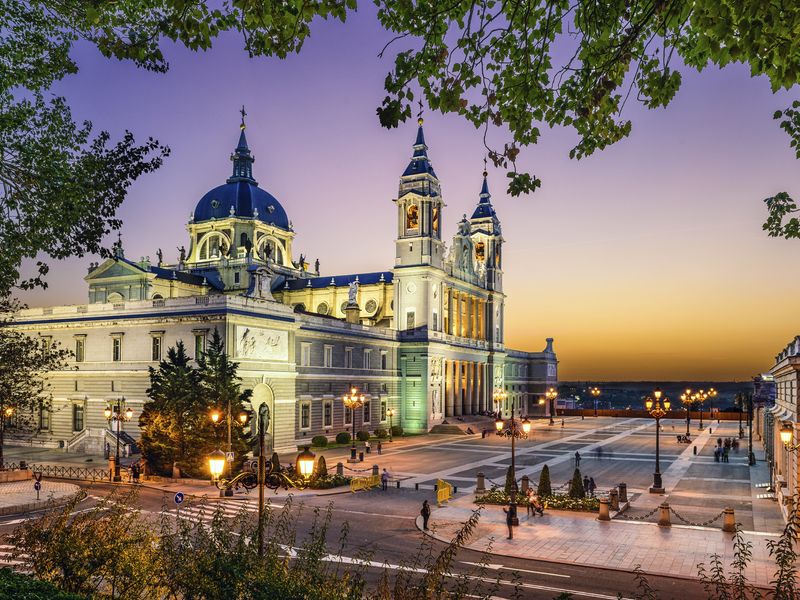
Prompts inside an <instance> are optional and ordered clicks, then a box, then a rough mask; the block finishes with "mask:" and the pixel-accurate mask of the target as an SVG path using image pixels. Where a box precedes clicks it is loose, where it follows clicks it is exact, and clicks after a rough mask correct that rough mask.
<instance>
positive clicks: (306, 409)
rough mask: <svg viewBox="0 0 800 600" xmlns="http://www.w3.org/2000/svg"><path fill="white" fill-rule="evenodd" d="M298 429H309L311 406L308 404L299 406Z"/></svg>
mask: <svg viewBox="0 0 800 600" xmlns="http://www.w3.org/2000/svg"><path fill="white" fill-rule="evenodd" d="M300 429H311V405H310V404H309V403H308V402H304V403H303V404H301V405H300Z"/></svg>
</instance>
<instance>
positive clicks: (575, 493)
mask: <svg viewBox="0 0 800 600" xmlns="http://www.w3.org/2000/svg"><path fill="white" fill-rule="evenodd" d="M585 496H586V490H585V489H583V479H581V470H580V469H575V472H574V473H573V474H572V481H570V482H569V497H570V498H583V497H585Z"/></svg>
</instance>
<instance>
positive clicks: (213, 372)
mask: <svg viewBox="0 0 800 600" xmlns="http://www.w3.org/2000/svg"><path fill="white" fill-rule="evenodd" d="M197 364H198V367H199V369H198V377H199V379H198V383H199V386H200V391H201V393H202V394H203V395H204V400H206V401H207V402H209V403H210V404H211V406H212V407H214V408H215V409H216V410H218V411H220V412H222V414H223V415H225V420H226V421H228V422H227V423H225V426H226V428H227V429H228V432H229V433H230V440H231V448H230V450H232V451H233V452H234V453H235V456H236V460H235V461H234V463H232V464H231V468H232V469H233V470H234V471H238V469H239V467H241V464H242V461H243V460H244V456H245V454H246V453H247V452H249V450H250V448H249V445H248V442H247V439H246V438H245V436H244V435H243V434H242V428H241V427H239V426H238V425H237V424H238V420H237V416H238V415H239V414H240V413H241V412H242V410H243V408H244V407H243V405H242V403H243V402H245V401H247V400H249V399H250V396H251V395H252V390H242V389H241V379H239V376H238V374H237V371H238V369H239V363H236V362H233V361H231V360H230V358H229V357H228V353H227V352H226V351H225V342H223V340H222V336H220V334H219V331H218V330H217V328H214V333H212V334H211V339H210V340H209V342H208V348H207V349H206V351H205V353H203V354H202V355H201V356H200V357H198V359H197ZM228 416H230V420H228ZM226 433H227V432H226ZM225 439H226V440H227V435H226V436H225Z"/></svg>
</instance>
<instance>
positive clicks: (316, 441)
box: [311, 435, 328, 448]
mask: <svg viewBox="0 0 800 600" xmlns="http://www.w3.org/2000/svg"><path fill="white" fill-rule="evenodd" d="M311 444H312V445H314V446H316V447H317V448H324V447H325V446H327V445H328V437H327V436H324V435H315V436H314V437H313V438H311Z"/></svg>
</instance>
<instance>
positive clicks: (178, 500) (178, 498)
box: [175, 492, 183, 504]
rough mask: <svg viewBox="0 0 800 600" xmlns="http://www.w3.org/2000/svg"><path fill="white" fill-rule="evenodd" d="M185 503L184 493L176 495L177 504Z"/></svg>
mask: <svg viewBox="0 0 800 600" xmlns="http://www.w3.org/2000/svg"><path fill="white" fill-rule="evenodd" d="M181 502H183V492H177V493H176V494H175V504H180V503H181Z"/></svg>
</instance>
